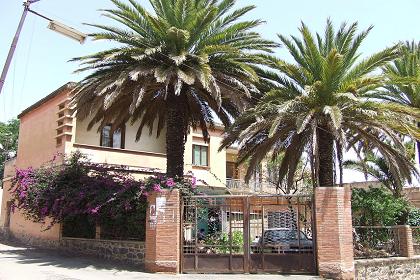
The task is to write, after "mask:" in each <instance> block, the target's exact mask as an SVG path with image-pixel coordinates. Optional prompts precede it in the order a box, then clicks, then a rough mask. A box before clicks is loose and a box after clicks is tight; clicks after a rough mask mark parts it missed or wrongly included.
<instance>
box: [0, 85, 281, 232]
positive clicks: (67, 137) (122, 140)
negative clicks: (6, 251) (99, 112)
mask: <svg viewBox="0 0 420 280" xmlns="http://www.w3.org/2000/svg"><path fill="white" fill-rule="evenodd" d="M74 86H75V83H71V82H70V83H67V84H65V85H63V86H61V87H60V88H58V89H57V90H55V91H54V92H52V93H51V94H49V95H47V96H46V97H45V98H43V99H41V100H39V101H38V102H36V103H35V104H33V105H32V106H30V107H29V108H27V109H25V110H24V111H23V112H22V113H21V114H20V115H19V116H18V117H19V119H20V129H19V143H18V152H17V157H16V158H15V159H13V160H11V161H8V162H7V163H6V165H5V172H4V179H3V181H4V187H3V192H4V193H3V198H2V203H1V215H0V228H7V229H9V231H10V232H11V233H12V234H13V235H19V236H21V237H23V238H27V239H31V238H32V237H35V238H41V239H51V240H56V239H58V238H59V236H60V229H59V226H54V227H53V228H52V229H50V230H48V231H42V230H41V227H42V225H40V224H35V223H32V222H30V221H28V220H26V219H25V218H24V217H23V216H22V215H21V214H20V213H19V211H16V212H15V213H12V212H11V211H10V202H9V200H10V194H9V189H10V185H11V179H12V178H13V176H14V172H15V169H16V168H27V167H33V168H37V167H39V166H41V165H42V164H45V163H46V162H48V161H49V160H51V159H52V157H53V156H54V155H55V154H57V153H60V154H70V153H71V152H74V151H76V150H78V151H80V152H82V153H83V154H86V155H88V157H89V158H90V159H91V160H92V161H93V162H97V163H106V164H110V165H125V166H128V167H129V168H130V170H132V172H133V175H134V176H136V177H138V178H141V177H146V176H150V175H151V174H152V173H153V172H165V169H166V155H165V135H164V133H162V134H161V135H160V137H158V138H156V136H155V135H149V133H148V131H145V132H144V133H143V134H142V137H141V138H140V140H139V141H138V142H136V141H135V135H136V132H137V128H138V123H134V124H133V125H131V124H130V123H127V124H126V125H125V126H124V127H122V128H121V129H119V130H117V131H115V132H113V133H111V130H110V126H105V127H104V128H103V129H102V130H100V131H98V126H95V127H93V128H92V129H91V130H88V129H87V126H88V123H89V120H88V119H86V120H83V121H82V120H78V119H77V118H75V117H74V116H72V114H71V110H70V108H69V102H70V99H71V94H72V93H71V92H72V89H73V88H74ZM145 129H147V128H145ZM223 132H224V128H223V127H222V126H220V125H219V126H216V127H215V129H214V130H212V131H210V142H209V143H205V142H204V139H203V137H202V135H201V132H200V131H191V133H189V135H188V138H187V141H186V147H185V156H184V161H185V167H184V168H185V172H192V173H193V174H194V176H196V177H197V179H198V182H199V184H201V187H202V188H203V189H205V190H206V191H207V192H211V193H213V194H214V193H229V192H236V193H244V192H245V193H247V192H262V191H263V187H262V186H263V184H262V181H263V180H262V178H261V176H259V175H258V174H256V176H254V177H255V178H259V179H258V180H254V181H253V182H251V183H250V184H244V183H243V180H241V179H240V178H242V177H243V174H244V170H243V168H238V167H237V166H236V164H235V161H236V155H237V149H236V148H235V147H231V148H229V149H227V150H224V151H221V152H218V149H219V146H220V143H221V141H222V137H223V135H222V134H223ZM199 187H200V186H199ZM271 192H275V188H271Z"/></svg>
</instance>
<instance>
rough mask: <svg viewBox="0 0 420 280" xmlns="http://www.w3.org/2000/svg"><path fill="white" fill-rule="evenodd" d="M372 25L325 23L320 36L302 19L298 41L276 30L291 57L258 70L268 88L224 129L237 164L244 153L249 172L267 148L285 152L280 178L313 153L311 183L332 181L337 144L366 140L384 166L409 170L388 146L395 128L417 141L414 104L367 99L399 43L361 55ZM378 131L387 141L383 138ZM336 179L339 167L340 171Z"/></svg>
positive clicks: (380, 81)
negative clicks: (235, 150) (236, 153)
mask: <svg viewBox="0 0 420 280" xmlns="http://www.w3.org/2000/svg"><path fill="white" fill-rule="evenodd" d="M370 30H371V27H370V28H368V29H367V30H365V31H363V32H361V33H359V34H357V23H353V24H351V25H347V24H343V25H342V26H341V27H340V29H339V30H338V31H335V30H334V28H333V25H332V23H331V21H329V20H328V21H327V25H326V28H325V34H324V35H323V36H322V35H320V34H318V33H317V34H316V35H313V34H311V32H310V31H309V28H308V27H307V26H306V25H305V24H303V23H302V26H301V28H300V33H301V37H302V39H299V38H298V37H295V36H292V37H291V39H288V38H287V37H285V36H283V35H279V37H280V40H281V41H282V43H283V44H284V45H285V47H286V48H287V50H288V51H289V53H290V54H291V55H292V57H293V59H294V63H289V62H287V61H284V60H281V59H275V58H271V60H272V68H273V69H274V70H277V71H278V72H279V73H278V72H274V71H272V70H266V71H263V72H262V73H261V76H262V80H263V85H264V87H267V88H271V90H270V91H269V92H268V93H267V94H265V95H264V96H263V98H262V99H261V101H260V102H258V104H257V105H256V106H255V107H254V108H251V109H249V110H247V112H246V113H244V114H243V115H241V116H240V117H239V118H238V119H237V120H236V121H235V123H234V125H233V126H232V127H231V128H230V129H229V131H228V133H227V134H228V135H227V137H226V138H225V140H224V142H223V145H222V148H223V147H227V146H229V145H231V144H233V143H234V142H235V141H239V143H240V152H239V162H243V161H245V160H248V159H249V163H250V165H249V166H250V169H249V170H248V171H249V172H248V174H247V178H249V176H250V170H252V169H253V168H254V166H256V165H257V164H259V162H260V161H261V160H262V159H263V158H264V157H265V156H266V155H268V154H271V155H272V156H273V157H274V158H275V157H276V156H277V155H279V154H280V153H282V152H284V160H283V161H282V164H281V167H280V171H279V174H280V179H282V178H285V177H286V176H287V177H288V178H289V182H288V183H289V185H291V184H293V176H288V175H287V174H294V173H295V171H296V168H297V166H298V163H299V161H300V159H301V158H302V157H303V156H304V154H305V152H306V153H307V154H308V155H309V157H310V158H311V163H312V164H311V166H312V170H313V176H312V177H313V182H314V184H315V186H318V185H320V186H332V185H334V184H335V181H336V180H335V176H336V174H338V173H337V172H335V170H336V168H335V159H338V163H339V168H338V169H340V171H342V165H341V163H342V158H343V149H344V148H348V147H351V146H354V145H357V144H358V143H359V142H361V141H366V142H369V143H371V145H372V146H373V147H375V148H376V149H377V150H378V151H379V152H380V153H381V155H382V156H383V157H384V159H385V161H386V162H387V163H388V165H389V166H390V168H392V169H395V170H398V172H402V173H404V175H405V176H406V177H408V176H409V174H408V173H409V170H410V169H409V164H410V163H409V160H407V159H406V157H405V155H404V153H402V152H400V150H398V149H395V148H394V146H398V147H400V146H402V142H401V139H400V137H399V134H411V135H412V137H413V138H416V139H420V132H419V131H418V130H417V129H416V127H415V125H413V124H412V123H411V122H410V120H414V119H418V118H419V116H420V113H419V111H418V110H414V109H411V108H407V107H405V106H402V105H399V104H395V103H392V104H389V103H386V104H385V103H380V102H377V101H375V100H368V99H366V98H365V95H366V93H369V92H371V91H372V90H375V89H378V88H380V87H381V86H382V85H383V77H382V76H380V75H377V70H379V69H380V67H381V66H384V65H385V64H386V63H388V62H390V61H392V60H393V59H395V58H396V57H397V55H398V46H393V47H390V48H386V49H384V50H383V51H380V52H378V53H376V54H373V55H371V56H369V57H367V58H365V59H363V60H359V57H360V53H359V51H358V50H359V47H360V45H361V43H362V42H363V41H364V39H365V38H366V36H367V35H368V33H369V31H370ZM378 134H381V135H385V136H386V137H387V138H389V139H392V143H393V145H391V144H388V143H387V142H385V141H382V138H380V137H379V136H378ZM340 182H342V172H340Z"/></svg>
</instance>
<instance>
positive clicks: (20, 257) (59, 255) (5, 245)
mask: <svg viewBox="0 0 420 280" xmlns="http://www.w3.org/2000/svg"><path fill="white" fill-rule="evenodd" d="M0 241H1V244H0V254H8V255H13V258H15V259H16V263H18V264H39V265H41V266H56V267H61V268H68V269H82V268H86V267H94V268H96V269H105V270H118V271H120V270H124V271H137V272H138V271H144V268H143V266H141V265H129V264H125V263H121V262H116V261H109V260H104V259H98V258H94V257H87V256H85V255H77V254H72V253H68V252H64V251H57V250H47V249H39V248H27V247H23V246H22V245H21V244H19V243H16V242H13V241H4V240H0ZM9 258H10V257H9Z"/></svg>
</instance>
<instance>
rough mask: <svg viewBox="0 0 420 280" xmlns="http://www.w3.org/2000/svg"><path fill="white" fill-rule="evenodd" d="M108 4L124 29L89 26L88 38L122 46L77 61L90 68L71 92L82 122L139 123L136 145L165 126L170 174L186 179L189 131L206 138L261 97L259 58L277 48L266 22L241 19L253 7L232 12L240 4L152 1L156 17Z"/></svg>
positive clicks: (132, 4)
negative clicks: (261, 29)
mask: <svg viewBox="0 0 420 280" xmlns="http://www.w3.org/2000/svg"><path fill="white" fill-rule="evenodd" d="M111 1H112V2H113V3H114V4H115V6H116V8H115V9H108V10H105V11H104V12H105V16H107V17H108V18H111V19H112V20H115V21H116V22H118V23H120V24H122V26H123V28H120V27H115V26H104V25H98V24H91V26H94V27H96V28H99V29H100V32H98V33H94V34H91V36H92V37H93V39H94V40H111V41H113V42H116V43H118V45H119V46H118V47H114V48H112V49H109V50H106V51H103V52H98V53H95V54H92V55H88V56H84V57H78V58H75V59H73V61H78V62H80V63H81V66H80V68H79V70H78V71H82V72H83V71H91V73H90V74H89V75H88V76H87V77H86V78H85V79H83V80H82V81H81V82H80V83H79V85H78V86H77V88H76V89H75V91H74V92H75V96H74V99H73V104H75V105H76V110H77V117H78V118H80V119H84V118H86V117H87V116H89V115H93V118H92V121H91V122H90V125H89V128H91V127H92V126H93V125H94V124H95V123H100V127H103V126H104V125H106V124H109V123H112V130H115V129H118V127H119V126H120V125H122V124H124V123H125V122H127V121H129V120H130V121H131V123H132V124H133V123H134V122H135V121H137V120H140V125H139V127H138V131H137V136H136V140H138V139H139V138H140V136H141V133H142V130H143V128H144V127H145V126H146V127H148V128H149V133H150V134H152V133H153V132H154V131H156V135H157V136H159V135H160V133H161V132H162V131H163V129H164V128H165V127H166V152H167V174H168V176H171V177H182V176H183V169H184V149H185V139H186V135H187V133H188V132H189V129H190V127H192V128H193V129H195V128H197V127H200V128H201V130H202V132H203V136H204V138H205V140H208V139H209V134H208V128H212V127H213V126H214V121H215V116H216V115H217V117H218V118H219V119H220V120H221V121H222V122H223V124H224V125H225V126H228V125H230V124H231V120H232V119H233V118H235V117H237V116H238V115H239V113H240V112H241V111H242V110H243V108H244V107H246V106H247V104H248V102H249V100H250V98H251V96H252V95H253V94H258V90H257V89H256V88H255V86H254V83H256V82H257V81H258V78H259V77H258V75H257V70H258V68H259V66H258V65H259V64H260V63H263V62H264V61H265V59H264V58H263V57H262V56H261V54H262V53H266V52H270V51H271V49H272V48H273V47H276V46H277V45H278V44H276V43H274V42H271V41H268V40H264V39H262V38H261V37H260V35H259V34H258V33H256V32H254V31H253V29H254V28H255V27H257V26H258V25H260V24H261V23H262V21H261V20H249V21H239V19H240V18H241V17H242V16H243V15H245V14H246V13H248V12H249V11H251V10H252V9H253V8H254V6H247V7H244V8H240V9H237V10H233V6H234V4H235V2H236V1H235V0H223V1H222V0H149V2H150V4H151V6H152V7H153V11H152V12H149V11H147V10H146V9H145V8H144V7H143V6H142V5H140V4H139V3H138V2H136V1H135V0H129V2H130V4H126V3H123V2H121V1H118V0H111Z"/></svg>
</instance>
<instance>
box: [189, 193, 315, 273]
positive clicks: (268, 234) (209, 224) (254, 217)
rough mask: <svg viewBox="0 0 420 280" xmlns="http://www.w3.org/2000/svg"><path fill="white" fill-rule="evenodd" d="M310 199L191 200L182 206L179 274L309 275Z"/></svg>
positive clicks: (311, 270) (311, 267)
mask: <svg viewBox="0 0 420 280" xmlns="http://www.w3.org/2000/svg"><path fill="white" fill-rule="evenodd" d="M312 208H313V207H312V197H311V196H303V195H293V196H286V195H255V196H235V195H229V196H193V197H187V198H185V199H184V201H183V205H182V217H183V219H182V233H181V234H182V237H181V238H182V243H181V244H182V245H181V246H182V248H181V252H182V254H181V255H182V256H181V264H182V272H184V273H188V272H194V273H229V272H230V273H248V272H250V273H258V272H280V273H308V274H314V273H315V271H316V264H315V255H314V251H315V238H314V235H313V231H312V228H313V225H312V224H313V219H312Z"/></svg>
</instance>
